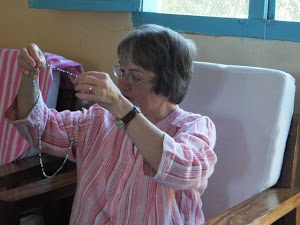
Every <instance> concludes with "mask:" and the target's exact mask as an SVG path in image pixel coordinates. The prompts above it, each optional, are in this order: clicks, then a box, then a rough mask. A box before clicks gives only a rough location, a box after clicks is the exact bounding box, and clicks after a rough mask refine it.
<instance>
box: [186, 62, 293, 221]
mask: <svg viewBox="0 0 300 225" xmlns="http://www.w3.org/2000/svg"><path fill="white" fill-rule="evenodd" d="M295 89H296V87H295V79H294V78H293V77H292V76H291V75H290V74H288V73H285V72H283V71H279V70H273V69H265V68H257V67H246V66H235V65H223V64H214V63H205V62H195V63H194V73H193V78H192V82H191V85H190V87H189V91H188V94H187V96H186V98H185V99H184V101H183V102H182V103H181V104H180V107H182V108H183V109H185V110H187V111H191V112H197V113H200V114H202V115H207V116H209V117H210V118H211V119H212V120H213V121H214V123H215V125H216V129H217V143H216V146H215V152H216V154H217V157H218V162H217V164H216V167H215V171H214V173H213V174H212V176H211V177H210V178H209V181H208V187H207V189H206V191H205V192H204V194H203V196H202V201H203V211H204V214H205V217H206V219H209V218H211V217H214V216H216V215H219V214H220V213H222V212H223V211H225V210H227V209H229V208H231V207H232V206H234V205H236V204H238V203H240V202H242V201H244V200H246V199H248V198H250V197H252V196H253V195H255V194H257V193H259V192H261V191H263V190H265V189H267V188H269V187H271V186H273V185H274V184H275V183H276V182H277V180H278V178H279V175H280V171H281V166H282V161H283V155H284V149H285V144H286V140H287V135H288V131H289V127H290V122H291V118H292V114H293V109H294V98H295Z"/></svg>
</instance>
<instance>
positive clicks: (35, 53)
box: [27, 44, 45, 68]
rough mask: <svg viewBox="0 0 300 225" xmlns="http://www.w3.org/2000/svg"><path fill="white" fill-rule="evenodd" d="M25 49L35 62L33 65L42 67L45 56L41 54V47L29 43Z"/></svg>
mask: <svg viewBox="0 0 300 225" xmlns="http://www.w3.org/2000/svg"><path fill="white" fill-rule="evenodd" d="M27 49H28V53H29V55H30V56H31V58H32V59H33V60H34V62H35V67H36V68H42V67H43V64H44V63H45V56H44V55H43V52H42V51H41V49H40V48H39V47H38V46H37V45H36V44H29V45H28V46H27Z"/></svg>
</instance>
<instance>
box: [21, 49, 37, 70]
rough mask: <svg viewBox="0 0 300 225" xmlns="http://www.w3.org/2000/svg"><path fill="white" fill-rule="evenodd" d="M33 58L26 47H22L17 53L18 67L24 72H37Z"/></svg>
mask: <svg viewBox="0 0 300 225" xmlns="http://www.w3.org/2000/svg"><path fill="white" fill-rule="evenodd" d="M34 65H35V62H34V60H33V59H32V58H31V57H30V55H29V54H28V51H27V49H22V50H21V52H20V54H19V55H18V69H19V70H20V71H21V72H22V73H24V74H29V72H30V71H34V72H38V68H36V67H35V66H34Z"/></svg>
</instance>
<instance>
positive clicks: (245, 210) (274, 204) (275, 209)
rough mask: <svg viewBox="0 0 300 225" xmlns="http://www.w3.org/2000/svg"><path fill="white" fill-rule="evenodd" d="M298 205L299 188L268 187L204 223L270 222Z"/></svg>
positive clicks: (239, 224) (260, 224)
mask: <svg viewBox="0 0 300 225" xmlns="http://www.w3.org/2000/svg"><path fill="white" fill-rule="evenodd" d="M299 205H300V188H293V189H289V188H270V189H268V190H266V191H263V192H262V193H259V194H257V195H255V196H253V197H252V198H250V199H248V200H246V201H244V202H242V203H241V204H239V205H237V206H235V207H233V208H231V209H229V210H227V211H226V212H225V213H223V214H222V215H220V216H217V217H215V218H212V219H210V220H209V221H207V222H206V223H205V225H247V224H251V225H264V224H266V225H267V224H272V223H273V222H275V221H276V220H278V219H279V218H281V217H282V216H284V215H285V214H287V213H289V212H290V211H292V210H293V209H295V208H296V207H297V206H299Z"/></svg>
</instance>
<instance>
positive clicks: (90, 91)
mask: <svg viewBox="0 0 300 225" xmlns="http://www.w3.org/2000/svg"><path fill="white" fill-rule="evenodd" d="M89 93H90V94H93V93H94V92H93V86H90V88H89Z"/></svg>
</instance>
